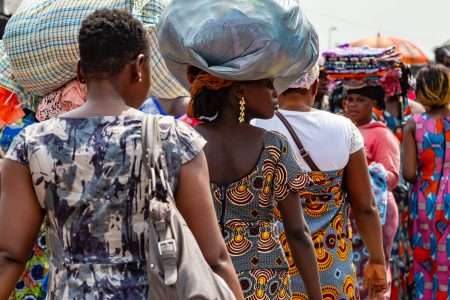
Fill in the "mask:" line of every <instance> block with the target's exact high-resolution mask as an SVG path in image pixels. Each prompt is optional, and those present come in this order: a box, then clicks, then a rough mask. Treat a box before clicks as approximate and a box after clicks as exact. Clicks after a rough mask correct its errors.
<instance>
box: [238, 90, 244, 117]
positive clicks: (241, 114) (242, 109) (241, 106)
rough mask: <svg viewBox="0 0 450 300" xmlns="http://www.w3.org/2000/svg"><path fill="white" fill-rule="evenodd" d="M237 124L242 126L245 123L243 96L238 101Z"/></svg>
mask: <svg viewBox="0 0 450 300" xmlns="http://www.w3.org/2000/svg"><path fill="white" fill-rule="evenodd" d="M239 110H240V113H239V119H238V120H239V123H240V124H242V123H244V122H245V98H244V96H242V97H241V100H240V101H239Z"/></svg>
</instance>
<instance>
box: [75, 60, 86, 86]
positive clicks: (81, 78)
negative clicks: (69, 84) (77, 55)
mask: <svg viewBox="0 0 450 300" xmlns="http://www.w3.org/2000/svg"><path fill="white" fill-rule="evenodd" d="M77 80H78V81H79V82H80V83H82V84H86V76H85V75H84V71H83V68H82V67H81V62H80V61H79V62H78V64H77Z"/></svg>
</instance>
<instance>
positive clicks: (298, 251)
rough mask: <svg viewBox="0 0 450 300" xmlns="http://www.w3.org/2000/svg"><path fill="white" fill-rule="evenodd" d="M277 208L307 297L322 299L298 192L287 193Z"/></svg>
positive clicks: (311, 243) (312, 247) (312, 250)
mask: <svg viewBox="0 0 450 300" xmlns="http://www.w3.org/2000/svg"><path fill="white" fill-rule="evenodd" d="M278 209H279V210H280V213H281V216H282V217H283V224H284V230H285V232H286V237H287V240H288V244H289V247H290V249H291V252H292V257H293V258H294V261H295V264H296V266H297V269H298V270H299V271H300V275H301V277H302V279H303V282H304V283H305V286H306V290H307V291H308V296H309V299H310V300H316V299H322V292H321V288H320V279H319V272H318V270H317V261H316V256H315V253H314V245H313V242H312V239H311V234H310V232H309V228H308V225H307V224H306V222H305V218H304V216H303V209H302V206H301V201H300V199H299V196H298V194H297V193H293V192H291V193H289V195H288V197H287V198H286V199H285V200H283V201H280V202H279V203H278Z"/></svg>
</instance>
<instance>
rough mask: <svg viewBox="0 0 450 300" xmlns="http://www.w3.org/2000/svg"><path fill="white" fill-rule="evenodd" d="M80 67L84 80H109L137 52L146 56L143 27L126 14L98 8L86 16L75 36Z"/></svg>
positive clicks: (131, 59)
mask: <svg viewBox="0 0 450 300" xmlns="http://www.w3.org/2000/svg"><path fill="white" fill-rule="evenodd" d="M78 41H79V45H80V65H81V68H82V70H83V72H84V73H85V76H87V77H93V76H94V77H109V76H114V75H117V74H118V73H120V72H121V71H122V70H123V68H124V67H125V66H126V65H127V64H128V63H130V62H132V61H133V60H134V59H136V58H137V56H138V55H139V54H141V53H144V54H145V55H149V52H150V48H149V39H148V36H147V33H146V31H145V29H144V26H143V25H142V23H141V22H140V21H138V20H137V19H135V18H134V17H133V16H132V15H131V14H130V13H128V12H126V11H122V10H111V9H102V10H97V11H95V12H94V13H92V14H91V15H89V16H88V17H87V18H86V19H85V20H84V21H83V23H82V25H81V29H80V34H79V40H78Z"/></svg>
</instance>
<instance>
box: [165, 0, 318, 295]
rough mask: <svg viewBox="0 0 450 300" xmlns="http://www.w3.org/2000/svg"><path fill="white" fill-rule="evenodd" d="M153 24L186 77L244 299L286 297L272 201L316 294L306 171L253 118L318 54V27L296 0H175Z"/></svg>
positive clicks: (271, 106) (268, 113) (263, 114)
mask: <svg viewBox="0 0 450 300" xmlns="http://www.w3.org/2000/svg"><path fill="white" fill-rule="evenodd" d="M160 26H161V28H160V30H159V44H160V48H161V53H162V54H163V57H164V58H165V59H166V63H167V65H168V67H169V69H171V71H172V73H174V75H175V76H176V77H177V78H179V80H180V81H182V82H186V81H187V79H189V81H190V83H191V95H192V103H191V109H190V115H191V116H193V117H195V118H197V119H199V120H201V121H202V122H204V124H203V125H199V126H197V127H196V129H197V130H198V131H199V132H200V134H201V135H202V136H203V137H204V138H205V139H206V140H207V141H208V144H207V146H206V148H205V153H206V157H207V160H208V166H209V172H210V176H211V191H212V194H213V198H214V205H215V207H216V213H217V218H218V223H219V225H220V227H221V229H222V234H223V237H224V239H225V242H226V245H227V248H228V252H229V253H230V255H231V257H232V260H233V263H234V266H235V268H236V271H237V272H238V276H239V280H240V284H241V287H242V290H243V292H244V296H245V298H246V299H291V292H290V283H289V281H290V280H289V274H288V264H287V262H286V259H285V257H284V254H283V250H282V247H281V245H280V244H279V242H278V240H277V235H276V232H274V230H273V229H274V223H275V221H276V219H275V215H274V210H275V209H276V208H278V209H279V210H280V212H281V215H282V217H283V219H284V229H285V231H286V235H287V240H288V243H289V245H290V247H291V249H293V253H294V254H293V258H294V261H295V264H296V266H297V267H298V268H299V270H301V276H302V278H303V280H304V282H305V286H306V291H307V295H308V296H309V299H311V300H316V299H322V295H321V290H320V283H319V278H318V271H317V264H316V260H315V256H314V246H313V243H312V240H311V237H310V233H309V230H308V227H307V225H306V223H305V221H304V217H303V213H302V208H301V202H300V199H299V196H298V191H299V190H300V189H301V188H302V187H304V186H305V184H306V183H307V182H308V180H309V178H308V176H307V175H306V174H304V173H303V172H302V171H301V169H300V168H299V166H298V164H297V163H296V161H295V158H294V153H293V151H292V149H291V147H290V146H289V143H288V141H287V140H286V138H285V137H284V136H282V135H280V134H277V133H275V132H270V131H265V130H263V129H260V128H257V127H253V126H251V125H250V121H251V120H252V119H253V118H263V119H264V118H271V117H273V115H274V111H275V110H276V109H277V107H278V106H277V101H276V98H277V92H276V88H278V89H279V90H284V89H286V88H287V87H288V86H289V85H290V83H292V82H293V81H295V79H296V78H298V76H299V75H300V74H301V73H302V72H305V71H306V70H307V69H308V68H309V67H310V66H312V64H313V63H314V62H316V61H317V58H318V43H317V35H316V33H315V31H314V29H313V28H312V26H311V25H310V23H309V22H308V20H307V19H306V18H305V17H304V16H303V15H302V12H301V10H300V7H299V4H298V2H297V1H277V0H263V1H248V3H247V2H246V3H245V4H244V3H243V1H237V0H231V1H230V0H223V1H216V0H214V1H213V0H208V1H205V0H192V1H189V2H186V1H184V0H175V1H172V3H171V4H170V5H169V6H168V8H167V10H166V13H165V14H164V15H163V17H162V20H161V24H160Z"/></svg>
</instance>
